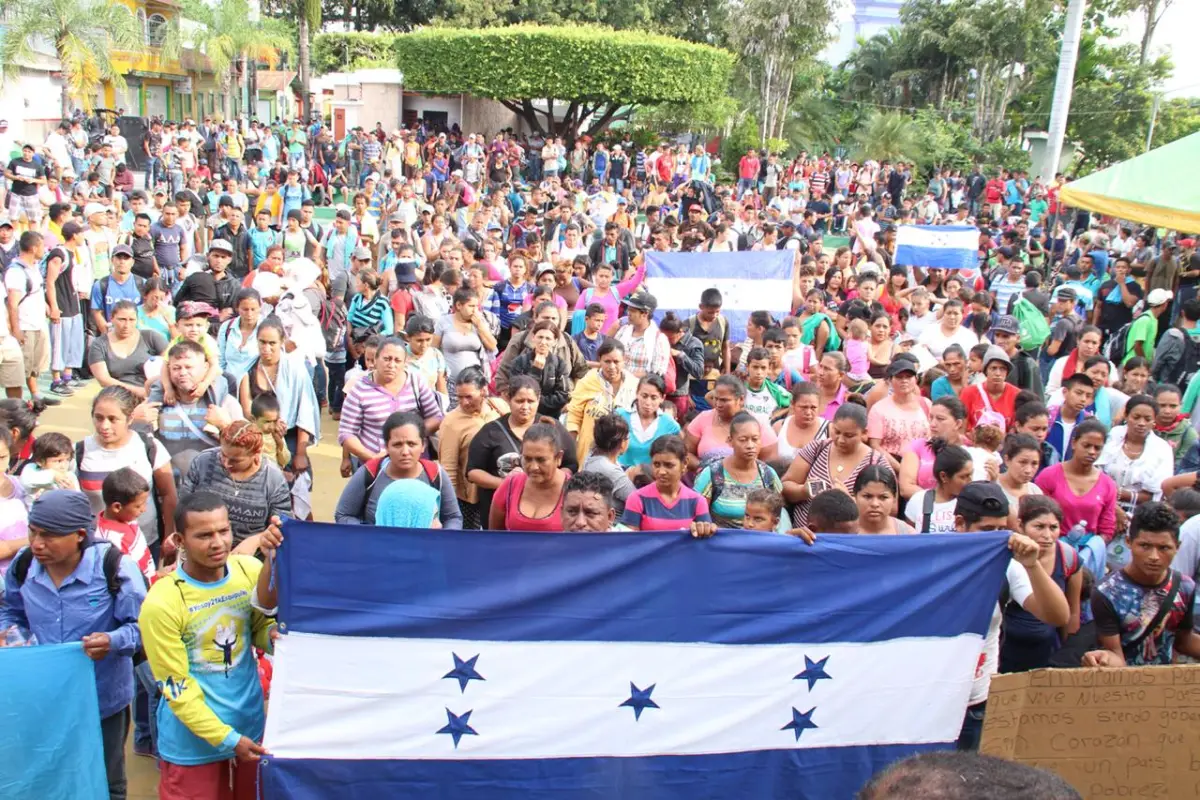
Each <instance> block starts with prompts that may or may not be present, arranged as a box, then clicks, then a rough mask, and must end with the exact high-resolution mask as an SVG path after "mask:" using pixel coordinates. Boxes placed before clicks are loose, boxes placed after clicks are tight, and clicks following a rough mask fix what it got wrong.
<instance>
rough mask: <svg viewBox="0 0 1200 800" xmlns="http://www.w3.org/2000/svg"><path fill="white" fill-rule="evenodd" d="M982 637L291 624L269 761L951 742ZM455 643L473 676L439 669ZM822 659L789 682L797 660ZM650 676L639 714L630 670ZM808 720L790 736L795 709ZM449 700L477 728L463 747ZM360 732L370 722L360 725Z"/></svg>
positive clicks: (281, 645) (278, 672)
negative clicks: (588, 638)
mask: <svg viewBox="0 0 1200 800" xmlns="http://www.w3.org/2000/svg"><path fill="white" fill-rule="evenodd" d="M980 647H981V641H980V637H979V636H977V635H974V634H963V635H961V636H958V637H954V638H936V637H933V638H920V639H916V638H914V639H897V640H892V641H887V642H876V643H867V644H818V645H774V644H773V645H715V644H702V643H698V644H662V643H653V642H651V643H645V642H638V643H631V642H488V641H482V642H479V641H477V642H472V641H463V640H444V639H383V638H358V637H342V636H327V635H322V634H303V633H291V634H289V635H287V636H285V637H283V638H282V639H281V640H280V641H279V642H278V643H277V646H276V658H275V673H274V678H273V681H272V687H271V714H270V715H269V716H268V720H267V732H266V738H265V745H266V747H267V749H268V750H270V751H271V752H272V753H273V754H274V755H275V756H276V757H279V758H324V759H446V758H454V759H483V758H493V759H504V758H559V757H599V756H644V755H661V754H673V755H696V754H705V753H734V752H746V751H755V750H772V749H779V748H788V747H831V746H847V745H872V744H896V743H931V742H950V741H953V740H954V739H955V738H956V737H957V736H958V732H959V728H960V727H961V724H962V709H963V708H964V706H965V704H966V702H967V697H968V695H969V693H970V689H971V683H972V677H973V675H974V671H975V665H976V663H977V661H978V658H979V652H980ZM454 655H457V656H458V657H459V658H460V659H461V660H463V661H468V660H469V659H472V658H474V657H476V656H478V659H477V660H476V661H475V663H474V671H475V673H476V674H478V675H479V676H481V677H482V678H483V680H468V681H467V684H466V688H465V690H464V689H463V688H462V687H461V686H460V681H459V680H457V679H455V678H447V677H443V676H446V675H447V674H448V673H450V672H451V671H453V670H454V669H455V662H454ZM806 656H807V658H808V659H809V660H811V661H812V662H816V663H820V662H821V660H822V659H827V660H826V661H824V667H823V672H824V674H826V675H828V678H819V677H817V674H818V673H819V672H820V671H821V670H812V671H811V674H812V675H813V677H814V678H816V679H815V681H814V682H813V685H812V687H811V689H810V687H809V682H808V681H807V680H805V679H797V677H796V676H797V675H799V674H800V673H803V672H805V670H806V667H807V664H806V659H805V657H806ZM631 682H632V683H633V684H635V685H636V686H637V688H638V689H640V690H642V691H643V692H644V691H645V690H647V689H649V688H650V687H651V686H653V687H654V689H653V691H652V692H651V693H650V695H649V698H650V700H652V701H654V703H656V704H657V706H658V707H657V708H654V707H645V708H644V709H643V710H642V712H641V715H640V718H637V717H635V709H634V708H633V707H632V706H622V703H625V702H626V701H627V700H629V699H631V698H632V697H633V693H632V691H631V687H630V683H631ZM793 708H794V709H796V710H797V712H799V713H800V714H808V712H809V711H810V710H812V714H811V717H809V719H810V720H811V722H812V723H813V724H815V725H816V727H815V728H808V729H805V730H803V731H802V732H801V736H800V738H799V741H797V740H796V737H795V735H794V731H793V729H785V726H786V725H787V724H788V723H791V722H792V720H793V714H792V709H793ZM447 710H449V711H450V712H452V713H453V714H455V715H457V716H459V717H461V716H462V715H463V714H465V713H466V712H470V713H471V715H470V718H469V725H470V726H471V728H472V729H473V730H475V731H476V735H462V736H461V737H460V741H459V744H458V747H457V749H456V748H455V746H454V742H453V741H452V736H451V735H446V734H439V733H438V731H439V730H441V729H443V728H444V727H446V726H447V724H448V717H447ZM367 732H369V735H368V733H367Z"/></svg>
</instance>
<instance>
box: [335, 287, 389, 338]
mask: <svg viewBox="0 0 1200 800" xmlns="http://www.w3.org/2000/svg"><path fill="white" fill-rule="evenodd" d="M385 313H386V314H387V315H388V317H389V320H388V321H389V322H390V321H391V319H390V318H391V316H392V313H391V306H390V305H388V299H387V298H386V297H384V296H383V294H382V293H376V295H375V296H374V297H372V298H371V299H370V300H367V301H366V302H363V296H362V295H361V294H356V295H354V297H352V298H350V309H349V310H348V311H347V312H346V322H347V324H348V325H349V326H350V328H352V329H353V328H369V329H370V330H371V331H373V332H374V333H382V334H384V335H389V334H391V332H392V326H391V325H386V326H385V325H384V322H383V320H384V316H383V315H384V314H385Z"/></svg>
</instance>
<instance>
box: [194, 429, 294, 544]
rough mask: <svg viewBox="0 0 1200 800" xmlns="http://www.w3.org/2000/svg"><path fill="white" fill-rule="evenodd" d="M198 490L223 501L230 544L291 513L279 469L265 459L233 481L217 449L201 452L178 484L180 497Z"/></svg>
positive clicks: (289, 492) (288, 495)
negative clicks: (248, 474)
mask: <svg viewBox="0 0 1200 800" xmlns="http://www.w3.org/2000/svg"><path fill="white" fill-rule="evenodd" d="M200 489H204V490H205V491H209V492H213V493H215V494H216V495H217V496H218V497H220V498H221V499H222V500H224V501H225V505H226V507H227V508H228V509H229V524H230V527H232V528H233V543H234V545H237V544H239V543H240V542H241V541H242V540H244V539H246V538H247V537H249V536H253V535H255V534H258V533H262V532H263V531H264V530H266V527H267V523H268V522H269V521H270V519H271V517H272V516H277V517H284V516H289V515H290V514H291V513H292V493H291V490H290V489H289V488H288V485H287V481H286V480H285V479H284V477H283V473H282V472H280V471H279V467H277V466H276V465H275V464H272V463H270V462H268V461H267V460H266V459H263V461H262V463H261V464H260V465H259V468H258V472H256V473H255V474H254V475H252V476H251V477H250V479H249V480H245V481H235V480H234V479H233V478H232V477H230V475H229V471H228V470H226V469H225V467H224V466H222V465H221V448H219V447H214V448H212V449H211V450H205V451H204V452H203V453H200V454H199V455H197V456H196V457H195V458H194V459H192V463H191V464H190V465H189V466H188V470H187V473H186V474H184V476H183V481H182V482H181V483H180V485H179V491H180V492H181V493H183V494H187V493H189V492H195V491H198V490H200Z"/></svg>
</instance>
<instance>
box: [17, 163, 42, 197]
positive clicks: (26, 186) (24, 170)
mask: <svg viewBox="0 0 1200 800" xmlns="http://www.w3.org/2000/svg"><path fill="white" fill-rule="evenodd" d="M8 171H9V172H11V173H12V174H13V175H16V176H17V177H16V178H14V179H13V182H12V193H13V194H16V195H20V196H21V197H32V196H33V195H35V194H37V184H36V183H33V181H34V180H36V179H38V178H44V177H46V165H45V164H43V163H42V162H40V161H38V160H37V159H36V158H35V159H34V160H32V161H26V160H25V159H23V158H14V159H13V160H12V161H10V162H8ZM22 178H27V179H28V180H22Z"/></svg>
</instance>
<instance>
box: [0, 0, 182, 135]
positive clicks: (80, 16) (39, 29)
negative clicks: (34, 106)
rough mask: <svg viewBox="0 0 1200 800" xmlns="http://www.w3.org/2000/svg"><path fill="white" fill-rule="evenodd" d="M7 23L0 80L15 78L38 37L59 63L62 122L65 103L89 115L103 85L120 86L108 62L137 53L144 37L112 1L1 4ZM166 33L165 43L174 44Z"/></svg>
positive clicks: (0, 44)
mask: <svg viewBox="0 0 1200 800" xmlns="http://www.w3.org/2000/svg"><path fill="white" fill-rule="evenodd" d="M4 11H5V13H6V16H7V19H6V20H5V25H6V27H7V30H5V31H4V35H3V37H2V39H0V79H7V78H12V77H14V76H17V75H19V74H20V70H21V67H22V66H23V65H24V64H27V63H29V62H30V61H31V60H32V59H33V58H34V56H35V50H34V47H35V45H36V43H37V41H38V40H39V39H41V40H46V41H49V42H50V43H52V45H53V47H54V55H55V56H56V57H57V58H58V60H59V63H61V64H62V72H63V83H64V86H63V93H62V115H63V118H64V119H65V118H67V117H69V116H71V101H72V100H74V101H75V102H76V103H78V104H79V106H80V107H81V108H83V109H84V110H85V111H91V109H92V99H93V98H94V97H95V96H96V94H97V93H98V92H99V91H100V88H101V86H102V85H103V83H104V82H105V81H109V82H111V83H112V84H113V86H114V87H116V88H118V89H124V88H125V78H124V76H123V75H122V74H121V70H120V68H119V67H118V66H117V64H116V63H115V62H114V60H113V56H114V55H115V53H116V52H128V53H133V54H135V55H140V54H141V53H143V52H145V50H146V40H145V35H144V33H143V31H142V29H141V26H140V25H138V23H137V20H136V19H135V18H134V16H133V14H132V13H131V12H130V11H129V8H128V7H126V6H124V5H122V4H121V3H118V2H116V0H100V2H89V0H6V2H5V4H4ZM177 41H178V40H177V38H176V37H174V36H173V35H172V34H171V33H170V32H169V33H168V39H167V42H166V43H165V44H167V46H168V49H169V48H170V43H171V42H177Z"/></svg>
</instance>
